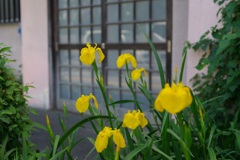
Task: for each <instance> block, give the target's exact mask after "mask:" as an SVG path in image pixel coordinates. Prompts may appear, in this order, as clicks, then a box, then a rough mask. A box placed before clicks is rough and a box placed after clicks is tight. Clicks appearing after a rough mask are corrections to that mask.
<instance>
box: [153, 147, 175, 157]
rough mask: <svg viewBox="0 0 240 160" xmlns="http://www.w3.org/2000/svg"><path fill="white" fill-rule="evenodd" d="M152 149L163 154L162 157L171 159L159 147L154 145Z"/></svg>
mask: <svg viewBox="0 0 240 160" xmlns="http://www.w3.org/2000/svg"><path fill="white" fill-rule="evenodd" d="M152 149H153V150H154V151H156V152H158V153H159V154H161V155H163V156H164V158H167V159H168V160H173V159H172V158H171V157H169V156H168V155H167V154H165V153H164V152H163V151H161V150H160V149H158V148H156V147H155V146H152Z"/></svg>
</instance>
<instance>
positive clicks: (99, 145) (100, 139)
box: [95, 127, 113, 153]
mask: <svg viewBox="0 0 240 160" xmlns="http://www.w3.org/2000/svg"><path fill="white" fill-rule="evenodd" d="M112 134H113V131H112V129H111V128H110V127H104V129H103V130H102V131H100V132H99V133H98V135H97V138H96V141H95V148H96V150H97V152H98V153H101V152H102V151H103V150H104V149H106V148H107V145H108V138H109V137H111V136H112Z"/></svg>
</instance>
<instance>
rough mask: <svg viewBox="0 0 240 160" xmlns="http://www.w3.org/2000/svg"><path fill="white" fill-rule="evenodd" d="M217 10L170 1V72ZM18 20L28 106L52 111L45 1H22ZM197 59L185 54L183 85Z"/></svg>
mask: <svg viewBox="0 0 240 160" xmlns="http://www.w3.org/2000/svg"><path fill="white" fill-rule="evenodd" d="M217 8H218V7H217V6H216V5H215V4H213V2H212V1H209V0H195V1H190V0H173V44H172V46H173V56H172V58H173V59H172V68H173V69H174V68H175V67H176V66H178V68H179V69H180V67H181V62H182V58H181V56H182V51H183V47H184V42H185V41H187V40H188V41H190V42H192V43H193V42H196V41H197V40H198V39H199V37H200V36H201V35H202V33H204V32H205V31H206V30H208V29H209V28H210V27H211V26H212V25H214V24H216V22H217V18H216V11H217ZM21 16H22V22H21V24H22V57H23V58H22V63H23V64H24V65H23V68H22V70H23V80H24V83H25V84H26V83H28V84H31V85H33V86H34V87H35V88H33V89H30V90H29V93H28V94H29V95H30V96H31V97H32V98H31V99H30V100H29V105H30V106H33V107H38V108H45V109H48V108H50V107H51V105H50V101H49V97H50V93H49V90H50V79H51V78H50V76H49V75H51V74H50V71H51V67H49V66H50V65H51V52H50V51H51V49H50V47H49V46H50V45H49V44H50V41H49V32H48V30H49V28H50V24H49V23H48V22H49V19H48V1H47V0H41V1H39V0H24V1H21ZM199 57H200V56H199V55H197V54H195V53H192V51H191V53H189V54H188V58H187V63H186V68H185V76H184V77H185V79H184V82H186V83H189V80H190V79H191V78H192V76H193V75H194V74H195V72H196V70H195V69H194V67H195V66H196V64H197V62H198V59H199Z"/></svg>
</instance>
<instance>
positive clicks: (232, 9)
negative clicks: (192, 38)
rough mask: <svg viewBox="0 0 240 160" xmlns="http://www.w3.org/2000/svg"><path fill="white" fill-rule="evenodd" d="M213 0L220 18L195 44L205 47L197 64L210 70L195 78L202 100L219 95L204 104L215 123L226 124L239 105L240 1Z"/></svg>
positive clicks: (198, 67)
mask: <svg viewBox="0 0 240 160" xmlns="http://www.w3.org/2000/svg"><path fill="white" fill-rule="evenodd" d="M214 2H215V3H217V4H218V5H219V6H220V9H219V11H218V14H219V15H221V17H220V20H219V22H218V24H217V25H216V26H214V27H212V28H211V30H209V31H207V32H206V33H205V34H203V35H202V37H201V38H200V40H199V41H198V42H197V43H196V44H195V45H194V46H193V48H194V49H195V50H197V49H202V50H204V51H206V53H205V54H204V55H203V56H202V58H201V59H200V61H199V63H198V65H197V66H196V68H197V69H198V70H202V69H204V68H207V73H204V74H201V75H200V74H197V75H195V77H194V78H193V80H194V82H195V83H194V87H195V91H197V92H198V93H199V95H198V96H199V97H200V99H201V100H204V101H206V100H209V99H212V98H213V97H219V98H217V99H216V100H213V101H210V102H208V103H207V104H205V105H206V109H207V111H208V113H209V116H210V117H211V118H212V119H214V120H215V122H216V125H217V126H219V127H220V126H221V127H223V126H227V125H228V124H229V123H228V122H229V121H231V120H232V119H233V117H234V115H235V113H236V111H237V109H238V108H240V94H239V90H240V50H239V48H240V30H239V29H240V1H239V0H234V1H229V2H228V1H224V0H214ZM209 35H211V36H212V37H213V39H210V38H208V37H209Z"/></svg>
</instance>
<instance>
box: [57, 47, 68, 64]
mask: <svg viewBox="0 0 240 160" xmlns="http://www.w3.org/2000/svg"><path fill="white" fill-rule="evenodd" d="M59 57H60V65H68V64H69V63H68V62H69V60H68V51H67V50H60V52H59Z"/></svg>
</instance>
